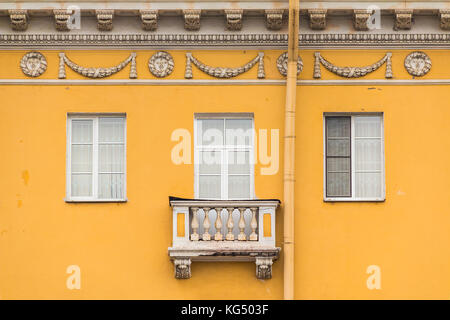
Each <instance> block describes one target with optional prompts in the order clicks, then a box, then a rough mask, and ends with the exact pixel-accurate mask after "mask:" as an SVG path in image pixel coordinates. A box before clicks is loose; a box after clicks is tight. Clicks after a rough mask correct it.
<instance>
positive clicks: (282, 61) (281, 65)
mask: <svg viewBox="0 0 450 320" xmlns="http://www.w3.org/2000/svg"><path fill="white" fill-rule="evenodd" d="M277 68H278V71H279V72H280V73H281V75H283V76H287V70H288V53H287V52H285V53H283V54H282V55H280V56H279V57H278V59H277ZM302 70H303V60H302V58H300V57H298V59H297V75H299V74H300V72H302Z"/></svg>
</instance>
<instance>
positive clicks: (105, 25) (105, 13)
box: [95, 10, 114, 31]
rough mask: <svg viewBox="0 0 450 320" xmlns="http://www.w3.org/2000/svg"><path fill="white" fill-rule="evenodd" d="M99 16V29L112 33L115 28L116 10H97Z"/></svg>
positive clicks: (96, 13)
mask: <svg viewBox="0 0 450 320" xmlns="http://www.w3.org/2000/svg"><path fill="white" fill-rule="evenodd" d="M95 15H96V16H97V29H98V30H100V31H111V30H112V28H113V18H114V10H95Z"/></svg>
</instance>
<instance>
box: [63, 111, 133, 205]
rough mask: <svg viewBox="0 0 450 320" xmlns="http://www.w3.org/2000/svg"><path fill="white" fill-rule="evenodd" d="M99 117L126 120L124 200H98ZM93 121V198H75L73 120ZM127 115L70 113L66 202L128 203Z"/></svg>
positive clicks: (67, 140)
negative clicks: (72, 161) (73, 180)
mask: <svg viewBox="0 0 450 320" xmlns="http://www.w3.org/2000/svg"><path fill="white" fill-rule="evenodd" d="M99 117H116V118H118V117H120V118H123V119H124V155H123V157H124V171H123V179H124V181H123V198H119V199H99V198H98V172H99V170H98V165H99V161H98V130H99V125H98V119H99ZM73 119H77V120H93V136H92V149H93V150H92V157H93V159H92V161H93V163H92V196H91V197H84V196H83V197H73V196H72V195H71V179H72V169H71V149H72V148H71V146H72V120H73ZM126 122H127V118H126V114H124V113H117V114H114V113H105V114H102V113H68V114H67V128H66V131H67V136H66V198H65V199H64V201H65V202H127V201H128V199H127V185H126V180H127V174H126V172H127V166H126V154H127V140H126V139H127V135H126V131H127V127H126Z"/></svg>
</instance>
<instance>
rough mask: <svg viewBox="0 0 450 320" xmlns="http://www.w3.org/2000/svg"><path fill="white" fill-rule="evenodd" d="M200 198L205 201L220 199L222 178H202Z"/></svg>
mask: <svg viewBox="0 0 450 320" xmlns="http://www.w3.org/2000/svg"><path fill="white" fill-rule="evenodd" d="M199 197H200V198H203V199H220V198H221V194H220V176H200V177H199Z"/></svg>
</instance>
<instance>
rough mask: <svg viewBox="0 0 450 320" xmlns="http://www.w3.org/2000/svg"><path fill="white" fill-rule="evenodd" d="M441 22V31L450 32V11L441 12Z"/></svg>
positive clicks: (442, 10) (443, 10)
mask: <svg viewBox="0 0 450 320" xmlns="http://www.w3.org/2000/svg"><path fill="white" fill-rule="evenodd" d="M439 21H440V26H441V29H443V30H450V9H441V10H439Z"/></svg>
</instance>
